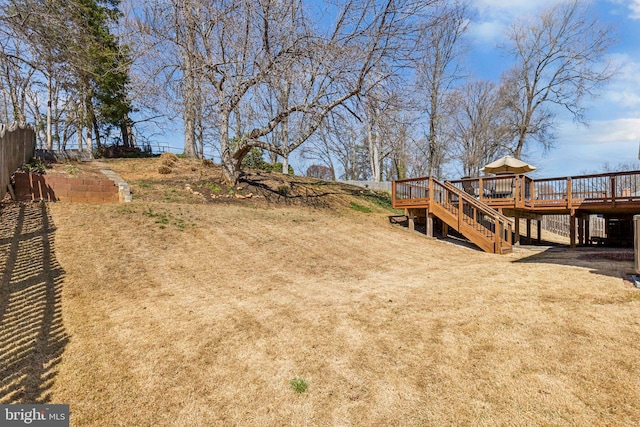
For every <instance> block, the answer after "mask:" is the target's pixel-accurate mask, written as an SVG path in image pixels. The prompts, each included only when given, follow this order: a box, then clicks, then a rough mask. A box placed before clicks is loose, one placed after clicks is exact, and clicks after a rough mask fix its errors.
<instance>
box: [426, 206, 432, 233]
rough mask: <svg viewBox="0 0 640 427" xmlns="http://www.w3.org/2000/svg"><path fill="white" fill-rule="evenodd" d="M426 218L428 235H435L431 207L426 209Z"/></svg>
mask: <svg viewBox="0 0 640 427" xmlns="http://www.w3.org/2000/svg"><path fill="white" fill-rule="evenodd" d="M425 213H426V218H425V226H426V230H425V234H426V236H427V237H433V214H432V213H429V208H426V209H425Z"/></svg>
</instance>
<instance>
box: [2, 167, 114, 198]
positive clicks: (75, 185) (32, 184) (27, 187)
mask: <svg viewBox="0 0 640 427" xmlns="http://www.w3.org/2000/svg"><path fill="white" fill-rule="evenodd" d="M14 179H15V193H16V199H17V200H21V201H28V200H47V201H64V202H80V203H116V202H118V201H119V200H120V196H119V188H118V185H116V183H115V182H113V181H112V180H110V179H98V178H67V177H64V176H56V175H39V174H32V173H24V172H16V173H15V175H14Z"/></svg>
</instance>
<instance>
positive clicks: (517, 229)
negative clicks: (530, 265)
mask: <svg viewBox="0 0 640 427" xmlns="http://www.w3.org/2000/svg"><path fill="white" fill-rule="evenodd" d="M513 234H514V239H513V244H514V245H517V246H519V245H520V217H519V216H518V215H517V214H516V216H515V222H514V233H513Z"/></svg>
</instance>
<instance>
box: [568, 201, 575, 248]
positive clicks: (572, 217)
mask: <svg viewBox="0 0 640 427" xmlns="http://www.w3.org/2000/svg"><path fill="white" fill-rule="evenodd" d="M569 247H570V248H575V247H576V213H575V212H574V211H573V210H572V211H571V214H570V215H569Z"/></svg>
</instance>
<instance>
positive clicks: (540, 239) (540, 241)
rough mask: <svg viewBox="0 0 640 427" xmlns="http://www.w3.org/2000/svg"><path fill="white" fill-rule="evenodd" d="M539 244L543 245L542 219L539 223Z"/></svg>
mask: <svg viewBox="0 0 640 427" xmlns="http://www.w3.org/2000/svg"><path fill="white" fill-rule="evenodd" d="M537 222H538V244H540V243H542V219H539V220H538V221H537Z"/></svg>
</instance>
